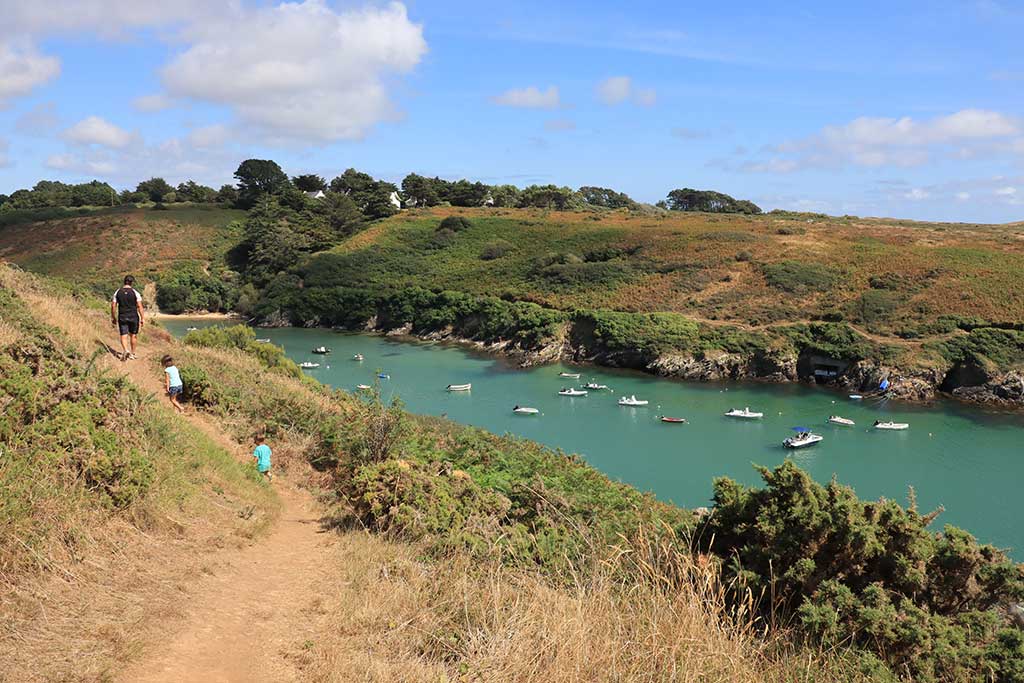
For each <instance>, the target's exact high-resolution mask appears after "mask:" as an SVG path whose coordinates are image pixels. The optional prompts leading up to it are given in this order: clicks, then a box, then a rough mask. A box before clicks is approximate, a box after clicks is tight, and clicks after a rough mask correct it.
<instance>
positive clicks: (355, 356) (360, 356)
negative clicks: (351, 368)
mask: <svg viewBox="0 0 1024 683" xmlns="http://www.w3.org/2000/svg"><path fill="white" fill-rule="evenodd" d="M352 360H356V361H361V360H363V354H361V353H357V354H356V355H354V356H352Z"/></svg>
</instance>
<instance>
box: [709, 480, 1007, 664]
mask: <svg viewBox="0 0 1024 683" xmlns="http://www.w3.org/2000/svg"><path fill="white" fill-rule="evenodd" d="M759 469H760V472H761V476H762V477H763V478H764V481H765V484H766V487H765V488H763V489H754V488H751V487H746V486H743V485H741V484H738V483H736V482H734V481H732V480H731V479H728V478H721V479H717V480H716V481H715V486H714V489H715V494H714V501H715V508H714V512H713V514H712V515H711V516H710V517H709V518H708V520H707V521H706V523H705V524H704V528H703V529H701V530H699V534H698V538H699V539H700V545H701V546H702V548H703V549H704V550H707V551H710V552H712V553H714V554H715V555H717V556H718V557H720V558H721V560H722V562H723V569H724V571H725V572H726V574H727V576H728V577H729V578H731V579H733V580H735V582H736V586H737V590H738V591H745V590H749V591H750V592H751V593H752V594H753V595H754V596H755V597H758V598H760V600H761V605H762V607H763V609H764V610H765V611H766V612H767V611H771V610H776V612H778V611H781V612H782V613H783V614H791V615H793V616H794V618H795V620H796V622H797V624H798V625H799V626H800V627H801V628H802V629H803V630H804V632H805V633H806V634H807V635H808V636H809V637H810V638H811V639H812V640H813V641H814V642H816V643H822V644H823V645H824V646H825V647H832V646H839V645H842V644H846V643H852V644H854V645H856V646H858V647H861V648H864V649H865V650H868V651H870V652H872V653H874V655H875V656H877V657H878V658H880V659H881V660H882V661H884V662H885V663H886V664H887V665H888V666H889V667H890V668H891V669H892V670H893V671H894V672H896V673H897V674H899V675H901V676H906V677H909V678H911V679H913V680H915V681H973V680H978V681H981V680H998V681H1024V636H1022V633H1021V631H1020V630H1019V629H1017V628H1015V627H1013V626H1012V625H1011V624H1010V623H1009V620H1008V618H1007V615H1006V613H1005V611H1003V610H1004V609H1005V608H1006V607H1008V606H1009V605H1010V604H1011V603H1015V602H1019V601H1021V600H1024V567H1022V566H1021V565H1015V564H1014V563H1013V562H1012V561H1011V560H1010V559H1008V558H1007V557H1006V555H1005V554H1004V553H1003V552H1002V551H1000V550H997V549H996V548H994V547H992V546H989V545H981V544H979V543H978V542H977V541H976V540H975V539H974V537H973V536H971V535H970V534H968V533H967V532H965V531H962V530H960V529H957V528H955V527H950V526H946V527H945V528H944V530H943V531H942V532H941V533H934V532H931V531H929V530H928V528H927V527H928V524H929V523H930V522H931V521H932V519H933V518H934V516H935V514H932V515H922V514H920V513H919V512H918V511H917V509H916V507H915V505H914V502H913V497H911V505H910V507H909V508H903V507H902V506H900V505H899V504H898V503H896V502H893V501H889V500H884V499H883V500H880V501H878V502H874V503H865V502H862V501H860V500H858V499H857V497H856V494H855V493H854V491H853V489H851V488H850V487H848V486H842V485H840V484H838V483H836V482H835V481H832V482H831V483H830V484H828V485H827V486H822V485H820V484H818V483H816V482H814V481H813V480H812V479H811V478H810V476H808V475H807V473H805V472H803V471H801V470H800V469H799V468H798V467H797V466H796V465H794V464H793V463H792V462H790V461H787V462H786V463H784V464H783V465H780V466H779V467H777V468H776V469H775V470H769V469H767V468H759ZM989 676H991V678H990V677H989Z"/></svg>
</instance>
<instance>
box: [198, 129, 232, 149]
mask: <svg viewBox="0 0 1024 683" xmlns="http://www.w3.org/2000/svg"><path fill="white" fill-rule="evenodd" d="M230 137H231V131H230V129H229V128H228V127H227V126H225V125H224V124H222V123H215V124H213V125H212V126H203V127H202V128H196V129H195V130H193V131H192V132H190V133H189V134H188V142H189V144H191V145H192V146H193V147H198V148H200V149H206V148H209V147H219V146H221V145H223V144H224V143H225V142H227V141H228V139H229V138H230Z"/></svg>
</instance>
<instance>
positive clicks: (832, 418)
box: [828, 415, 857, 427]
mask: <svg viewBox="0 0 1024 683" xmlns="http://www.w3.org/2000/svg"><path fill="white" fill-rule="evenodd" d="M828 422H829V423H830V424H834V425H843V426H845V427H852V426H854V425H855V424H857V423H856V422H854V421H853V420H851V419H849V418H846V417H840V416H839V415H829V416H828Z"/></svg>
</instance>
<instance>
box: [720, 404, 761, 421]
mask: <svg viewBox="0 0 1024 683" xmlns="http://www.w3.org/2000/svg"><path fill="white" fill-rule="evenodd" d="M725 416H726V417H742V418H745V419H747V420H756V419H758V418H761V417H764V413H757V412H754V411H752V410H751V409H750V407H749V406H748V407H746V408H744V409H743V410H740V409H739V408H733V409H732V410H730V411H729V412H727V413H726V414H725Z"/></svg>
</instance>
